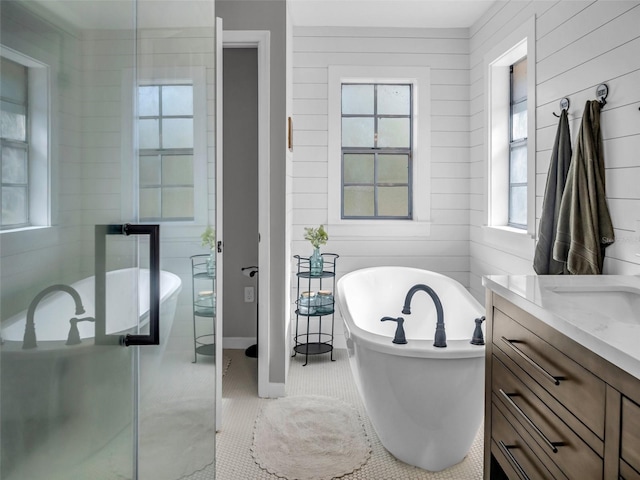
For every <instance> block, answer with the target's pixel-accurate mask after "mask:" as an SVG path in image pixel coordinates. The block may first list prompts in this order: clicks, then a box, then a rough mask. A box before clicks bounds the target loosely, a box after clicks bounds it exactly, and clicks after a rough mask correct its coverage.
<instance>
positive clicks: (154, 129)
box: [138, 119, 160, 149]
mask: <svg viewBox="0 0 640 480" xmlns="http://www.w3.org/2000/svg"><path fill="white" fill-rule="evenodd" d="M159 128H160V122H159V120H156V119H145V120H139V121H138V142H139V148H141V149H142V148H160V129H159Z"/></svg>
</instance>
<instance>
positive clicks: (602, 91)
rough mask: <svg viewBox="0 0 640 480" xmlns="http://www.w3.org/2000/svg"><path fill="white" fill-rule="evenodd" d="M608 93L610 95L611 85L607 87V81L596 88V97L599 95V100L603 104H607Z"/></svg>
mask: <svg viewBox="0 0 640 480" xmlns="http://www.w3.org/2000/svg"><path fill="white" fill-rule="evenodd" d="M607 95H609V87H607V84H606V83H601V84H600V85H598V88H596V97H598V101H599V102H600V105H601V106H603V107H604V106H605V105H606V104H607Z"/></svg>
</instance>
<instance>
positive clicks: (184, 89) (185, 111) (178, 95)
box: [162, 85, 193, 116]
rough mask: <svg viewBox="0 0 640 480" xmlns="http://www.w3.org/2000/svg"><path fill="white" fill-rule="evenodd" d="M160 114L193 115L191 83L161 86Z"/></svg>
mask: <svg viewBox="0 0 640 480" xmlns="http://www.w3.org/2000/svg"><path fill="white" fill-rule="evenodd" d="M162 115H164V116H167V115H193V87H192V86H191V85H167V86H164V87H162Z"/></svg>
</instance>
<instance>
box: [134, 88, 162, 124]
mask: <svg viewBox="0 0 640 480" xmlns="http://www.w3.org/2000/svg"><path fill="white" fill-rule="evenodd" d="M138 115H140V116H141V117H157V116H158V115H160V87H139V88H138Z"/></svg>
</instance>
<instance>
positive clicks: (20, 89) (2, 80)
mask: <svg viewBox="0 0 640 480" xmlns="http://www.w3.org/2000/svg"><path fill="white" fill-rule="evenodd" d="M0 58H1V59H2V62H1V63H0V72H2V75H0V92H1V93H2V98H5V99H7V100H11V102H13V103H18V104H21V105H26V103H27V71H28V70H27V67H25V66H24V65H20V64H19V63H16V62H14V61H11V60H9V59H7V58H4V57H0Z"/></svg>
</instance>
